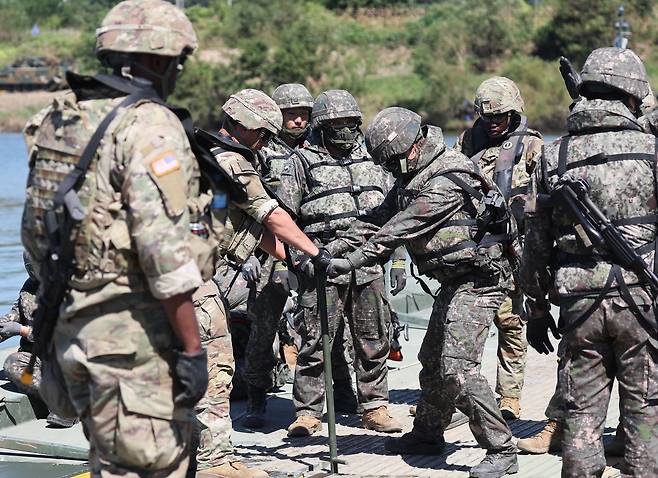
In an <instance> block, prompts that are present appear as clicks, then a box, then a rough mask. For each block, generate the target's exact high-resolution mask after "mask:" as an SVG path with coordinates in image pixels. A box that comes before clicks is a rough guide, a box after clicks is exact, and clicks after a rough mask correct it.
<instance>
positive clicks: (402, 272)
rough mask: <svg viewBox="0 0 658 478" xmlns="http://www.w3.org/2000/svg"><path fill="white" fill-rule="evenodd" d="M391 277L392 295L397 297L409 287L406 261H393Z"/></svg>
mask: <svg viewBox="0 0 658 478" xmlns="http://www.w3.org/2000/svg"><path fill="white" fill-rule="evenodd" d="M390 277H391V294H392V295H397V294H398V293H399V292H400V291H401V290H402V289H404V287H405V286H406V285H407V269H406V263H405V261H402V260H396V261H393V263H392V264H391V273H390Z"/></svg>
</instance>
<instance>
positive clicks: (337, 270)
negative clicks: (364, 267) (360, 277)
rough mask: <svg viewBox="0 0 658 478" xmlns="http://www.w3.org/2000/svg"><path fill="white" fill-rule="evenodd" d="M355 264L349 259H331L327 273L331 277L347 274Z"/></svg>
mask: <svg viewBox="0 0 658 478" xmlns="http://www.w3.org/2000/svg"><path fill="white" fill-rule="evenodd" d="M352 269H354V266H353V265H352V263H351V262H350V261H349V260H348V259H331V262H330V263H329V267H327V275H328V276H329V277H338V276H342V275H343V274H347V273H348V272H350V271H351V270H352Z"/></svg>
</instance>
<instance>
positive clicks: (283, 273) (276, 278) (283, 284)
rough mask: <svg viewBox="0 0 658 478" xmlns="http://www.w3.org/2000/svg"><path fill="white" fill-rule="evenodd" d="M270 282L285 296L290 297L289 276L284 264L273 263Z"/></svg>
mask: <svg viewBox="0 0 658 478" xmlns="http://www.w3.org/2000/svg"><path fill="white" fill-rule="evenodd" d="M272 282H273V283H274V284H276V285H277V286H279V287H280V288H281V289H282V290H283V291H284V292H285V293H286V295H290V274H289V272H288V267H286V264H285V263H284V262H275V263H274V271H273V272H272Z"/></svg>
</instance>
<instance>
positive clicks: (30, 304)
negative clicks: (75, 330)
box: [0, 252, 77, 428]
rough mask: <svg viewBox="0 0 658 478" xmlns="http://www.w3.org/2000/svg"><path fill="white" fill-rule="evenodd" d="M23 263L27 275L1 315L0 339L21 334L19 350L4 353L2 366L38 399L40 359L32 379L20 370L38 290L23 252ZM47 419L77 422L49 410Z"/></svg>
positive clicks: (28, 345)
mask: <svg viewBox="0 0 658 478" xmlns="http://www.w3.org/2000/svg"><path fill="white" fill-rule="evenodd" d="M23 264H24V265H25V270H26V271H27V274H28V278H27V280H26V281H25V283H24V284H23V287H22V288H21V291H20V293H19V295H18V299H17V300H16V302H15V303H14V305H13V306H12V308H11V310H10V311H9V312H8V313H7V314H5V315H4V316H2V317H0V342H4V341H5V340H7V339H8V338H10V337H16V336H20V337H21V342H20V346H19V347H18V351H17V352H14V353H12V354H9V355H8V356H7V358H6V359H5V363H4V365H3V370H4V372H5V376H6V377H7V378H8V379H9V380H10V381H11V383H13V384H14V386H15V387H16V388H17V389H18V390H19V391H20V392H21V393H24V394H26V395H28V396H30V397H32V398H35V399H37V400H41V395H40V394H39V387H40V385H41V362H40V360H39V359H37V362H36V365H35V367H34V376H33V379H32V383H29V384H25V383H23V381H22V380H21V376H22V375H23V370H25V367H27V365H28V363H29V361H30V356H31V354H32V346H33V343H34V337H33V335H32V326H33V323H34V311H35V310H36V308H37V290H38V289H39V281H38V279H37V277H36V275H35V274H34V268H33V267H32V261H31V260H30V258H29V256H28V255H27V254H26V253H25V252H24V253H23ZM46 421H47V422H48V424H50V425H53V426H56V427H62V428H70V427H72V426H73V425H74V424H75V423H77V419H75V418H63V417H60V416H58V415H57V414H56V413H52V412H50V413H49V414H48V417H47V419H46Z"/></svg>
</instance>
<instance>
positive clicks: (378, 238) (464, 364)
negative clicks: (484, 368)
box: [330, 108, 516, 454]
mask: <svg viewBox="0 0 658 478" xmlns="http://www.w3.org/2000/svg"><path fill="white" fill-rule="evenodd" d="M400 115H402V117H406V116H410V115H414V116H415V118H416V120H413V118H412V119H411V120H410V121H408V123H409V125H410V126H413V123H414V121H415V122H416V123H417V127H416V129H415V131H411V133H410V134H411V136H410V138H411V139H410V140H409V145H411V144H413V143H414V138H416V134H417V133H418V132H419V128H420V117H419V116H418V115H415V113H412V112H410V111H408V110H404V109H402V108H387V109H386V110H384V111H382V112H380V113H379V114H378V115H377V116H376V117H375V119H373V122H372V123H371V126H370V127H369V129H368V132H367V133H366V139H367V140H368V141H370V145H369V151H371V152H372V150H373V149H378V148H377V145H378V144H380V143H381V144H384V143H385V141H384V140H382V139H381V138H379V140H378V141H376V142H374V141H373V137H378V136H377V134H379V135H380V136H381V137H382V138H389V139H388V141H395V140H396V138H397V136H394V134H393V133H391V129H390V128H389V126H387V125H389V124H391V123H390V121H397V119H398V117H400ZM411 129H412V130H413V128H411ZM373 131H374V132H373ZM408 131H409V128H405V129H404V134H408ZM420 131H421V134H422V135H423V139H421V140H420V143H419V144H420V150H419V152H418V155H419V156H418V157H417V159H416V160H415V161H416V162H415V163H414V164H415V167H414V169H413V173H412V174H408V175H406V176H403V178H402V179H398V180H397V181H396V183H395V185H394V187H393V189H392V190H391V191H390V192H389V193H388V195H387V196H386V199H385V200H384V202H383V203H382V204H381V205H380V206H378V207H377V208H375V209H374V210H373V211H372V213H371V214H368V215H366V216H364V218H361V219H360V220H358V221H356V222H355V223H353V225H352V226H351V227H350V229H349V230H348V231H346V232H345V233H343V234H341V237H340V238H339V239H338V240H337V241H336V242H335V243H334V244H332V245H331V248H330V249H331V250H332V251H333V252H334V253H335V254H339V253H343V252H346V251H349V250H352V252H350V253H348V254H347V255H346V258H347V259H348V260H349V261H350V263H351V264H353V267H355V268H359V267H363V266H367V265H368V264H373V263H377V262H381V260H382V258H385V257H387V255H389V254H390V253H391V252H392V251H393V250H395V248H397V247H399V246H401V245H404V246H406V248H407V251H408V252H409V255H410V256H411V259H412V260H413V261H414V263H415V264H416V265H417V266H418V269H419V272H420V273H422V274H425V275H427V276H429V277H431V278H434V279H436V280H438V281H439V282H441V285H442V286H441V290H440V292H439V295H438V296H437V297H436V299H435V303H434V307H433V309H432V315H431V316H430V323H429V326H428V329H427V332H426V334H425V338H424V339H423V343H422V346H421V350H420V353H419V354H418V359H419V360H420V362H421V364H422V366H423V368H422V370H421V372H420V376H419V379H420V386H421V398H420V400H419V402H418V407H417V410H416V418H415V419H414V428H413V431H412V432H411V433H412V434H413V436H415V437H416V438H415V439H416V440H417V442H418V443H433V444H436V445H440V444H441V443H443V432H444V430H445V429H446V427H447V426H448V425H449V424H450V421H451V418H452V414H453V412H454V411H455V407H457V408H458V409H459V410H461V411H462V412H464V413H465V414H466V415H467V416H468V418H469V424H470V427H471V431H472V432H473V435H474V436H475V439H476V440H477V442H478V443H479V444H480V446H482V447H483V448H486V449H487V451H488V453H503V454H515V452H516V448H515V446H514V444H513V443H512V434H511V432H510V430H509V428H508V426H507V423H506V422H505V420H504V419H503V417H502V415H501V413H500V410H499V409H498V406H497V404H496V401H495V399H494V396H493V392H492V391H491V388H489V384H488V383H487V380H486V379H485V377H484V376H483V375H481V373H480V364H481V362H482V354H483V351H484V344H485V341H486V339H487V335H488V332H489V327H490V326H491V323H492V322H493V319H494V316H495V314H496V311H497V310H498V309H499V307H500V305H501V304H502V303H503V300H504V298H505V296H506V294H507V293H508V291H509V289H510V287H511V283H512V279H511V268H510V266H509V264H508V262H507V260H506V259H505V258H504V257H503V256H502V247H501V246H500V244H494V245H491V246H490V247H486V248H483V249H480V250H479V251H478V250H477V249H476V248H473V247H471V246H470V245H469V244H470V243H469V241H471V235H470V232H469V228H468V226H464V225H460V223H461V222H463V221H468V219H469V218H472V217H473V215H474V212H473V211H472V209H471V207H470V205H469V201H467V200H465V194H464V192H463V190H462V189H461V188H460V187H458V186H457V185H456V184H455V183H454V182H452V181H451V180H449V179H448V178H447V177H445V176H444V175H442V174H440V173H441V171H444V170H446V169H449V168H460V169H465V170H469V171H474V166H473V163H472V162H471V161H470V160H469V159H468V158H467V157H466V156H464V155H463V154H460V153H459V152H457V151H454V150H453V149H450V148H447V147H446V145H445V144H444V141H443V134H442V132H441V129H440V128H438V127H434V126H424V127H423V128H422V130H420ZM389 134H390V135H389ZM398 136H400V137H402V136H403V133H400V134H398ZM390 138H393V139H390ZM409 145H407V148H409V147H410V146H409ZM404 151H406V149H403V152H404ZM396 154H399V152H396ZM373 156H374V154H373ZM405 168H407V166H405ZM387 169H389V170H390V168H389V167H387ZM410 171H411V168H410ZM459 176H460V177H461V178H462V179H463V180H464V181H465V182H466V183H467V184H468V185H470V186H471V187H474V188H476V189H480V188H481V185H480V183H479V182H478V181H476V180H474V179H473V178H472V177H470V176H468V175H464V174H460V175H459ZM473 201H475V200H474V199H473ZM354 249H356V250H354ZM478 257H479V259H477V258H478ZM476 261H477V262H478V263H479V264H480V265H476ZM409 452H411V453H414V451H409Z"/></svg>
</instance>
